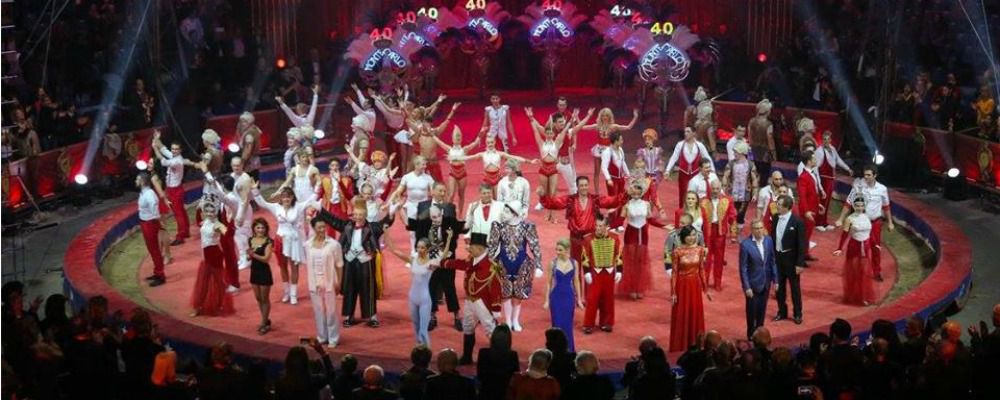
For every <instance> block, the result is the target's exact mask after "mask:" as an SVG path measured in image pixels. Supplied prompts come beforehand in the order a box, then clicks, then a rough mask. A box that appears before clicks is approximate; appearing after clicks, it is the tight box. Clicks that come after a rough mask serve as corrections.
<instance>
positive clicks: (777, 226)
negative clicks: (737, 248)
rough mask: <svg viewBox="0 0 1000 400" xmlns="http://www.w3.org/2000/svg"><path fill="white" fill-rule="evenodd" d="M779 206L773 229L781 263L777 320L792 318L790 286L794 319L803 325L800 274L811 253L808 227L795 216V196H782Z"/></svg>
mask: <svg viewBox="0 0 1000 400" xmlns="http://www.w3.org/2000/svg"><path fill="white" fill-rule="evenodd" d="M776 204H777V209H778V215H777V216H776V217H774V219H773V222H772V223H773V226H772V227H771V238H772V239H773V240H774V247H775V256H776V261H777V264H778V289H777V291H776V292H775V297H776V298H777V300H778V315H777V316H775V317H774V320H775V321H781V320H783V319H787V318H788V305H787V304H785V285H786V283H787V284H788V285H789V286H791V290H792V312H793V314H792V316H793V320H794V321H795V323H796V324H802V289H801V287H800V286H799V274H801V273H802V271H804V270H805V268H806V253H807V252H808V250H809V241H808V240H806V226H805V223H804V222H803V221H802V219H801V218H799V217H796V216H794V215H792V204H793V200H792V198H791V197H789V196H780V197H778V200H777V202H776Z"/></svg>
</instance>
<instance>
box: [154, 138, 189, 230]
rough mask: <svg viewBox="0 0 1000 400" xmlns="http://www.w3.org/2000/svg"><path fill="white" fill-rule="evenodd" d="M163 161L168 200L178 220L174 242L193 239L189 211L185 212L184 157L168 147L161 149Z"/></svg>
mask: <svg viewBox="0 0 1000 400" xmlns="http://www.w3.org/2000/svg"><path fill="white" fill-rule="evenodd" d="M160 153H161V154H162V155H163V161H162V162H161V163H160V164H162V165H163V166H164V167H166V168H167V177H166V179H165V182H164V183H165V184H166V186H167V187H166V189H165V191H166V192H167V198H168V199H170V209H171V211H173V213H174V219H176V220H177V235H176V236H174V240H184V239H187V238H189V237H191V232H190V224H191V223H190V222H189V220H188V215H187V211H185V210H184V186H183V185H182V184H181V183H182V182H183V181H184V157H181V156H176V157H174V154H173V153H171V152H170V149H168V148H167V147H166V146H164V147H163V148H161V149H160Z"/></svg>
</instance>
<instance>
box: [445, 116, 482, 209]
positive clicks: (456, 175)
mask: <svg viewBox="0 0 1000 400" xmlns="http://www.w3.org/2000/svg"><path fill="white" fill-rule="evenodd" d="M434 141H435V142H436V143H437V145H438V147H441V148H442V149H444V150H445V151H446V152H448V163H449V164H450V167H451V170H450V171H449V172H448V180H447V185H448V194H447V195H446V196H445V198H446V199H448V201H455V195H456V194H457V195H458V209H459V210H464V209H465V181H466V179H465V178H466V175H467V173H466V171H465V160H466V155H467V154H469V152H470V151H472V149H475V148H476V146H478V145H479V136H478V135H477V136H476V139H475V140H473V141H472V143H469V145H468V146H464V147H463V146H462V130H461V129H460V128H459V127H458V125H455V127H454V128H453V129H452V131H451V143H452V144H451V145H450V146H449V145H447V144H445V142H443V141H441V139H439V138H438V137H436V136H435V137H434Z"/></svg>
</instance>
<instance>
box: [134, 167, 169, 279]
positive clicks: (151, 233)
mask: <svg viewBox="0 0 1000 400" xmlns="http://www.w3.org/2000/svg"><path fill="white" fill-rule="evenodd" d="M149 179H150V178H149V174H148V173H145V172H140V173H139V175H137V176H136V177H135V186H136V187H138V188H139V227H140V228H141V229H142V240H143V242H145V243H146V250H148V251H149V258H151V259H152V260H153V275H150V276H149V277H147V278H146V280H147V281H149V286H153V287H156V286H160V285H162V284H164V283H165V282H166V281H167V275H166V274H165V273H164V272H163V253H162V252H161V250H160V240H159V234H160V212H161V210H160V199H159V198H158V197H157V196H156V192H155V191H154V190H153V187H152V185H151V184H150V180H149Z"/></svg>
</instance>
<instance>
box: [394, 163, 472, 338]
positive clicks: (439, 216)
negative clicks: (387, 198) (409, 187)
mask: <svg viewBox="0 0 1000 400" xmlns="http://www.w3.org/2000/svg"><path fill="white" fill-rule="evenodd" d="M447 193H448V191H447V187H445V185H444V183H441V182H437V183H435V184H434V187H433V188H432V189H431V199H430V200H425V201H421V202H420V203H417V218H416V219H414V220H410V221H408V222H409V224H408V225H407V227H408V228H407V229H409V230H412V231H413V233H414V235H415V236H416V238H417V239H420V238H428V239H430V241H431V250H432V254H431V257H432V258H434V257H436V256H437V252H438V251H443V249H444V245H443V243H444V241H447V240H448V230H449V229H451V231H452V238H451V241H450V242H449V243H448V244H447V245H448V246H447V248H448V250H449V251H451V256H450V257H449V258H455V248H456V247H457V246H458V236H459V235H460V234H462V233H464V232H465V230H464V227H465V222H464V221H463V222H462V223H459V221H458V219H457V217H456V213H455V204H454V203H451V202H448V201H446V199H445V196H446V194H447ZM434 210H437V211H434ZM430 290H431V321H430V325H429V326H428V327H427V328H428V329H429V330H433V329H434V328H436V327H437V310H438V303H439V302H440V301H441V297H442V295H443V296H444V298H445V303H446V304H447V305H448V311H450V312H451V313H452V314H453V315H454V316H455V329H457V330H459V331H461V330H462V319H461V318H460V316H459V314H458V311H459V308H458V293H457V291H456V289H455V270H453V269H447V268H437V269H435V270H434V272H431V282H430Z"/></svg>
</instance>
